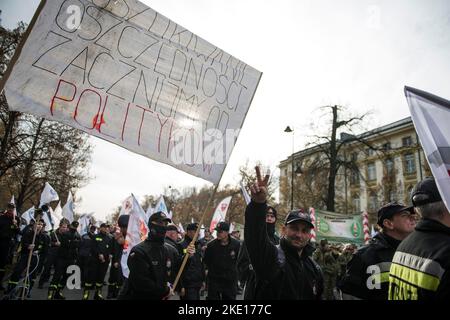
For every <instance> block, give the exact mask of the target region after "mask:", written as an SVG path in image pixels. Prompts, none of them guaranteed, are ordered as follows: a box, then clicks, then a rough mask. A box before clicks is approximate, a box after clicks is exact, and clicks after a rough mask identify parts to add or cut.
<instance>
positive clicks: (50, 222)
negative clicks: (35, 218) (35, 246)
mask: <svg viewBox="0 0 450 320" xmlns="http://www.w3.org/2000/svg"><path fill="white" fill-rule="evenodd" d="M52 211H53V210H52V208H51V207H50V206H48V211H42V220H43V221H44V222H45V229H44V230H45V231H47V232H48V231H51V230H53V229H54V227H55V220H54V219H53V216H52Z"/></svg>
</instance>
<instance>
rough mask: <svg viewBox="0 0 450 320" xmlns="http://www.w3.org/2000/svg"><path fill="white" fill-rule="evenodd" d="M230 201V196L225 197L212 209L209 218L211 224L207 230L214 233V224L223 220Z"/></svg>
mask: <svg viewBox="0 0 450 320" xmlns="http://www.w3.org/2000/svg"><path fill="white" fill-rule="evenodd" d="M230 201H231V196H230V197H226V198H225V199H223V200H222V201H220V203H219V204H218V205H217V207H216V210H215V211H214V215H213V217H212V220H211V224H210V226H209V231H211V233H213V234H215V231H214V229H215V228H216V225H217V224H218V223H219V222H220V221H225V216H226V214H227V211H228V207H229V206H230Z"/></svg>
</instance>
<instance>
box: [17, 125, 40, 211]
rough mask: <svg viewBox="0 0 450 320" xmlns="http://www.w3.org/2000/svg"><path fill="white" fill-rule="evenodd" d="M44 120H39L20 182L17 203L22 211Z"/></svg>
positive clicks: (18, 208)
mask: <svg viewBox="0 0 450 320" xmlns="http://www.w3.org/2000/svg"><path fill="white" fill-rule="evenodd" d="M44 121H45V119H41V121H39V124H38V127H37V129H36V134H35V135H34V138H33V144H32V146H31V149H30V156H29V158H28V159H26V165H25V170H24V175H23V179H22V181H21V182H20V189H19V194H18V196H17V204H16V205H17V211H18V212H20V211H21V210H22V206H23V204H24V202H25V194H26V192H27V190H28V188H29V187H30V185H29V181H30V178H31V173H32V168H33V162H34V157H35V153H36V144H37V142H38V140H39V135H40V132H41V128H42V124H43V123H44Z"/></svg>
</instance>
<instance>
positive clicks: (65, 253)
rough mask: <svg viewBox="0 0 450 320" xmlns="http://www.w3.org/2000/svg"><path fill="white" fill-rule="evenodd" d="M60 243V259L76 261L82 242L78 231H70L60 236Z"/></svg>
mask: <svg viewBox="0 0 450 320" xmlns="http://www.w3.org/2000/svg"><path fill="white" fill-rule="evenodd" d="M59 241H60V242H61V246H60V247H59V249H58V254H57V257H58V259H65V260H71V261H75V260H76V259H77V256H78V247H79V246H80V242H81V237H80V234H79V233H78V232H77V231H76V230H73V229H70V230H69V231H66V232H64V233H63V234H61V236H59Z"/></svg>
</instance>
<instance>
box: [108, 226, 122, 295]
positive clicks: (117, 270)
mask: <svg viewBox="0 0 450 320" xmlns="http://www.w3.org/2000/svg"><path fill="white" fill-rule="evenodd" d="M121 229H122V228H121V227H120V226H119V227H114V232H113V233H111V235H112V236H113V241H112V261H111V268H110V269H109V278H108V295H107V297H106V298H107V299H116V298H117V295H118V293H119V289H120V287H121V286H122V283H123V275H122V268H121V266H120V261H121V259H122V252H123V245H124V243H125V237H126V233H125V236H124V235H123V233H122V231H121Z"/></svg>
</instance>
